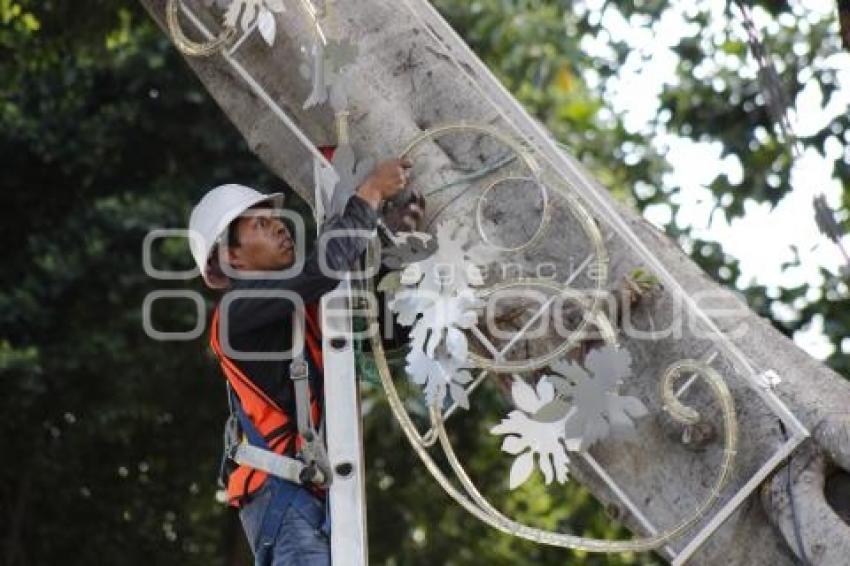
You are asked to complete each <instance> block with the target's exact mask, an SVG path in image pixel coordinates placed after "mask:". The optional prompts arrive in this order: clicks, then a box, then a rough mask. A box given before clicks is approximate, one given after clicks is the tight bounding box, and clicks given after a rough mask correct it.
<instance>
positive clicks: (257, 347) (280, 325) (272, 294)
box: [213, 196, 377, 504]
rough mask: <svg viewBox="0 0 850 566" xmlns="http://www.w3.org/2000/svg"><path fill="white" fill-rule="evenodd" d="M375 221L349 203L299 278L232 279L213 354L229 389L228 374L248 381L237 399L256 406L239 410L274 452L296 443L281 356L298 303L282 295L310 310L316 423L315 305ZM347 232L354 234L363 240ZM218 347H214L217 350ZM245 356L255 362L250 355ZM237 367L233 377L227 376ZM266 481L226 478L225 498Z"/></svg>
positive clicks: (361, 204)
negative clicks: (283, 416)
mask: <svg viewBox="0 0 850 566" xmlns="http://www.w3.org/2000/svg"><path fill="white" fill-rule="evenodd" d="M376 223H377V212H376V211H375V210H374V209H373V208H372V207H371V206H370V205H369V204H368V203H367V202H366V201H364V200H363V199H361V198H360V197H358V196H354V197H352V198H351V199H350V200H349V201H348V204H347V205H346V208H345V211H344V212H343V214H341V215H339V216H337V217H334V218H332V219H330V220H329V221H328V222H326V223H325V225H324V226H323V234H326V233H327V232H329V231H335V233H336V234H337V235H335V237H333V238H330V239H328V240H327V241H326V243H324V245H317V246H316V249H315V250H314V251H313V252H312V253H310V254H309V255H308V257H307V258H306V259H305V261H304V263H303V269H301V270H300V272H299V273H297V274H292V276H291V277H283V278H262V279H257V278H244V279H243V278H235V279H233V280H232V282H231V286H230V288H229V289H228V290H227V291H226V292H225V294H224V296H223V297H222V301H221V302H220V303H219V307H218V312H217V315H216V317H215V321H216V322H215V323H214V325H213V331H214V332H215V333H217V336H216V337H217V338H218V346H219V349H218V350H217V353H219V354H220V355H219V358H220V361H221V363H222V368H223V369H224V371H225V375H226V376H227V377H228V379H231V385H234V384H233V383H232V381H233V380H232V375H239V379H240V380H241V379H243V378H245V379H247V381H248V382H249V383H243V384H241V386H242V388H241V389H240V388H236V387H235V389H236V391H237V393H240V390H241V391H242V393H240V398H242V397H251V399H253V400H255V401H256V403H254V402H252V400H251V399H242V404H243V407H244V408H245V410H246V412H247V413H248V414H249V417H251V419H252V421H253V422H255V424H257V425H258V428H259V429H260V430H261V433H262V434H264V436H266V437H267V438H266V440H267V442H268V443H269V444H270V446H271V447H272V449H274V450H276V451H278V452H282V453H290V454H291V453H292V452H293V451H294V448H295V446H294V442H291V440H292V438H294V436H295V432H296V425H295V401H294V392H293V385H292V381H291V380H290V379H289V366H290V363H291V360H290V359H289V357H288V356H285V355H284V353H286V352H288V351H289V350H290V348H291V343H292V327H291V321H292V315H293V309H294V308H295V303H294V302H293V300H291V299H290V298H287V297H286V296H285V295H286V294H287V293H294V294H296V295H297V296H298V297H299V298H300V300H301V301H302V302H303V304H304V305H305V306H306V307H307V313H308V316H307V325H306V326H307V328H306V342H307V346H310V347H308V348H307V350H308V353H311V354H312V355H305V359H306V361H307V362H308V367H309V371H310V385H311V388H310V389H311V393H312V399H311V400H312V401H313V403H312V406H313V411H312V412H313V417H314V418H316V417H317V416H318V414H317V413H318V412H319V405H320V400H321V398H322V396H323V389H324V385H323V381H324V379H323V376H322V371H321V356H320V350H319V348H320V345H321V336H320V334H319V328H318V324H317V323H316V320H315V304H316V303H317V301H318V300H319V299H320V298H321V297H322V295H324V294H326V293H328V292H329V291H331V290H333V289H334V288H335V287H336V286H337V285H338V284H339V278H338V276H340V275H341V274H342V273H344V272H345V271H347V270H350V269H351V268H352V266H353V265H354V263H355V262H356V260H357V259H358V258H359V257H360V256H361V255H362V253H363V252H364V251H365V249H366V246H367V244H368V240H367V238H366V237H363V236H362V234H363V233H364V231H365V232H369V233H371V232H372V231H373V230H374V229H375V227H376ZM349 231H354V232H356V231H359V232H360V234H361V235H360V236H358V235H355V234H352V233H348V232H349ZM321 241H322V238H321V237H320V239H319V242H321ZM320 254H322V255H320ZM257 294H260V295H264V296H256V295H257ZM216 346H217V345H216V344H214V345H213V347H214V349H216ZM222 353H223V356H222V355H221V354H222ZM250 353H255V354H259V356H256V355H254V356H251V355H250ZM258 357H265V358H269V359H257V358H258ZM222 358H226V359H222ZM271 358H276V359H271ZM234 367H235V369H236V370H237V371H236V372H234V371H232V370H233V368H234ZM228 369H230V370H231V371H230V373H228ZM277 412H283V413H284V414H285V416H286V417H285V418H283V419H281V418H280V415H277V414H275V413H277ZM290 417H291V418H290ZM270 418H273V419H275V422H277V423H283V424H282V425H281V426H277V427H272V426H271V425H269V424H268V423H269V422H271V421H270V420H268V419H270ZM262 419H267V422H266V423H258V422H257V420H262ZM237 471H238V470H237ZM263 480H264V475H263V474H261V473H259V472H257V473H256V474H255V473H253V471H250V472H248V471H245V470H243V471H242V472H241V473H232V474H230V481H229V482H228V494H229V496H230V499H231V502H232V503H234V504H238V503H239V501H240V500H241V499H242V498H243V497H244V496H245V495H248V494H250V493H253V492H254V491H255V490H256V489H258V488H259V487H260V486H261V485H262V481H263ZM234 484H235V485H234ZM240 484H241V485H240Z"/></svg>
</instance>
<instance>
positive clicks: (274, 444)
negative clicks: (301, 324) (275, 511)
mask: <svg viewBox="0 0 850 566" xmlns="http://www.w3.org/2000/svg"><path fill="white" fill-rule="evenodd" d="M305 315H306V316H305V319H306V332H305V333H304V340H305V344H306V346H307V352H308V355H309V356H310V359H311V361H312V362H313V364H314V365H315V366H316V367H317V368H318V369H319V372H320V374H321V373H322V372H323V369H324V368H323V364H322V351H321V331H320V328H319V324H318V322H317V320H318V304H316V303H313V304H310V305H307V306H306V307H305ZM219 328H220V326H219V309H218V308H216V309H215V311H214V312H213V317H212V326H211V330H210V346H211V347H212V349H213V352H215V354H216V356H217V357H218V360H219V363H220V365H221V369H222V371H223V373H224V376H225V378H226V380H227V383H228V385H229V388H230V390H231V391H232V392H233V394H235V396H236V401H237V402H238V403H239V405H241V410H242V411H243V413H244V415H245V417H247V418H248V419H249V420H250V424H251V425H253V427H254V429H255V430H256V431H257V432H258V433H259V434H260V435H261V436H262V438H263V440H264V441H265V443H267V445H268V449H269V450H271V451H273V452H275V453H277V454H280V455H285V454H290V453H292V452H294V451H299V450H300V449H301V448H302V446H303V439H302V438H301V437H300V436H299V435H298V434H297V427H296V425H295V415H291V414H290V413H289V412H288V411H287V410H285V408H284V407H281V406H280V405H279V404H278V403H276V402H275V401H274V400H273V399H271V398H270V397H269V396H268V395H267V394H266V393H264V392H263V391H262V390H261V389H260V388H259V387H257V385H256V384H255V383H254V382H253V381H252V380H251V379H250V378H249V377H248V376H247V375H245V373H244V372H243V371H242V370H241V369H240V368H239V367H238V365H237V364H236V363H235V362H234V361H233V360H232V359H230V358H228V357H227V356H226V355H225V353H224V351H223V348H222V346H221V341H220V338H219V332H220V330H219ZM286 379H287V377H286V376H281V387H284V386H287V383H286V381H285V380H286ZM231 408H232V407H231ZM310 417H311V420H312V422H313V423H319V422H320V421H321V417H322V399H321V395H316V394H315V392H314V391H313V388H310ZM243 428H244V427H243ZM293 448H294V450H293ZM267 477H268V474H267V473H266V472H264V471H261V470H258V469H255V468H252V467H249V466H247V465H237V467H236V468H235V469H234V470H233V471H232V472H230V473H229V474H228V476H227V482H226V483H227V485H226V487H227V500H228V502H229V503H230V504H231V505H233V506H235V507H239V506H241V505H242V503H243V502H244V501H245V500H246V498H249V497H250V496H251V495H252V494H253V493H255V492H256V491H257V490H258V489H260V487H262V485H263V483H264V482H265V481H266V479H267Z"/></svg>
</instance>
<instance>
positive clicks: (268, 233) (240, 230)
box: [227, 208, 295, 271]
mask: <svg viewBox="0 0 850 566" xmlns="http://www.w3.org/2000/svg"><path fill="white" fill-rule="evenodd" d="M234 224H235V226H233V228H232V229H234V230H236V237H237V239H238V241H239V245H238V246H235V247H233V246H229V247H228V248H227V254H228V261H229V262H230V265H231V267H233V268H234V269H238V270H242V271H278V270H281V269H286V268H287V267H289V266H290V265H292V264H293V262H294V261H295V242H294V241H293V240H292V234H290V232H289V228H287V227H286V224H284V223H283V221H282V220H281V219H280V218H278V217H277V216H275V212H274V210H273V209H271V208H252V209H249V210H248V211H246V212H245V214H243V215H242V216H240V217H239V218H238V219H237V220H236V222H235V223H234Z"/></svg>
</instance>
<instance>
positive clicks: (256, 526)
mask: <svg viewBox="0 0 850 566" xmlns="http://www.w3.org/2000/svg"><path fill="white" fill-rule="evenodd" d="M270 485H271V482H270V481H266V482H265V484H263V487H261V488H260V490H259V491H258V492H257V494H256V495H255V496H254V498H253V499H251V501H249V502H248V503H247V504H246V505H245V506H243V507H242V509H240V510H239V519H240V520H241V521H242V527H243V528H244V529H245V535H246V536H247V537H248V543H249V544H250V545H251V551H252V552H253V553H254V556H255V557H256V556H257V546H256V545H257V539H258V537H259V530H260V525H261V524H262V522H263V515H264V514H265V511H266V507H268V504H269V498H270V497H271V490H270V489H269V488H270ZM300 491H301V493H299V496H298V498H297V499H298V500H297V501H295V502H293V503H292V504H290V506H289V508H288V509H287V510H286V513H284V515H283V521H282V523H281V526H280V531H278V534H277V538H276V539H275V543H274V547H273V548H272V549H271V552H269V555H270V556H271V562H270V564H261V563H260V562H259V561H256V562H255V565H256V566H330V563H331V548H330V541H329V540H328V537H327V535H326V534H325V533H324V532H323V531H322V529H321V527H322V522H323V521H324V518H325V510H324V504H323V503H322V502H321V501H320V500H319V499H318V498H316V497H315V496H314V495H312V494H310V493H309V492H308V491H306V490H303V489H302V490H300Z"/></svg>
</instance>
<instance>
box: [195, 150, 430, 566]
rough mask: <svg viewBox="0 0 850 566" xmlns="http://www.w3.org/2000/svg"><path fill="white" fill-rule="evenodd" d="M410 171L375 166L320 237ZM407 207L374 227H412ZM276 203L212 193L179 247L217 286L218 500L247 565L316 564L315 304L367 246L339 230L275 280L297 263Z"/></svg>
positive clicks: (378, 204) (319, 554)
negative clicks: (234, 514) (231, 520)
mask: <svg viewBox="0 0 850 566" xmlns="http://www.w3.org/2000/svg"><path fill="white" fill-rule="evenodd" d="M410 165H411V164H410V163H409V162H408V161H406V160H398V159H393V160H388V161H384V162H382V163H380V164H379V165H378V166H377V167H376V168H375V169H374V171H373V172H372V173H371V174H370V175H369V176H368V177H367V178H366V180H365V181H364V182H363V183H362V184H361V185H360V186H359V187H358V188H357V189H356V191H355V194H354V195H353V196H352V197H351V198H350V199H349V200H348V202H347V204H346V206H345V209H344V211H343V213H342V214H340V215H337V216H335V217H334V218H330V219H327V221H326V222H325V224H324V226H323V230H335V231H346V230H354V231H360V233H361V234H362V231H363V230H366V231H369V232H371V231H373V230H374V229H375V228H376V225H377V221H378V213H379V211H380V210H382V203H383V202H384V201H385V200H386V199H390V198H392V197H394V196H396V195H397V194H398V193H399V192H400V191H401V190H402V189H403V188H404V187H405V185H406V184H407V170H408V169H409V167H410ZM419 204H421V200H419V199H417V198H411V201H410V202H409V203H406V204H404V206H401V207H397V208H396V209H395V210H396V212H395V214H394V216H393V218H392V219H385V222H387V223H394V224H396V226H395V228H396V229H398V228H402V227H403V224H404V223H407V224H410V223H415V222H416V221H417V220H418V219H421V209H420V208H419ZM281 206H282V195H281V194H280V193H276V194H262V193H259V192H257V191H255V190H254V189H251V188H248V187H245V186H241V185H223V186H219V187H216V188H214V189H212V190H211V191H209V192H208V193H207V194H206V195H205V196H204V197H203V198H202V199H201V201H200V202H199V203H198V204H197V206H195V208H194V209H193V210H192V213H191V216H190V219H189V230H190V233H191V238H190V245H191V250H192V255H193V257H194V259H195V262H196V263H197V265H198V268H199V269H200V271H201V274H202V277H203V279H204V282H205V283H206V284H207V286H209V287H211V288H213V289H218V290H221V291H223V294H222V297H221V301H220V302H219V304H218V306H217V307H216V309H215V312H214V314H213V322H212V327H211V336H210V342H211V345H212V348H213V351H214V352H215V354H216V356H217V357H218V360H219V362H220V364H221V368H222V371H223V373H224V376H225V377H226V382H227V390H228V401H229V403H230V409H231V417H230V419H229V420H228V425H227V427H226V431H225V458H224V460H223V462H222V482H223V483H224V485H225V486H226V489H227V497H228V502H229V503H230V505H232V506H234V507H236V508H238V509H239V516H240V519H241V521H242V525H243V527H244V530H245V534H246V536H247V538H248V541H249V544H250V546H251V549H252V551H253V553H254V556H255V559H256V565H257V566H271V565H273V566H289V565H309V566H313V565H327V564H330V548H329V546H330V545H329V534H330V530H329V529H330V525H329V517H328V513H327V505H326V498H327V492H326V488H327V486H328V485H329V483H330V480H331V477H332V472H331V470H330V469H328V468H329V465H328V462H327V455H326V453H325V450H324V444H323V439H322V435H321V431H320V427H321V424H320V423H321V419H322V414H321V413H322V400H323V387H324V377H323V374H322V355H321V344H322V342H321V334H320V333H321V329H320V327H319V318H318V315H317V304H318V301H319V299H320V298H321V297H322V295H324V294H325V293H328V292H329V291H331V290H333V289H334V288H335V287H336V286H337V285H338V283H339V279H338V278H337V277H339V274H340V272H345V271H347V270H350V269H351V268H352V267H353V264H354V263H355V262H356V260H357V259H358V258H359V256H361V254H362V252H363V251H364V250H365V247H366V244H367V241H366V240H365V239H364V238H362V237H357V236H356V235H355V234H346V233H345V232H340V233H341V234H343V235H341V236H338V237H334V238H332V239H328V240H327V243H326V245H325V246H323V249H316V250H314V251H313V253H311V254H309V255H308V256H307V257H306V258H304V262H303V267H302V268H301V269H300V270H298V273H287V269H288V268H290V267H291V266H293V265H298V262H296V259H297V258H296V257H295V250H296V247H295V245H294V241H293V236H292V234H291V233H290V230H289V228H288V227H287V225H286V224H285V223H284V222H283V221H282V220H281V218H280V215H279V214H276V210H278V209H279V208H280V207H281ZM391 228H392V226H391ZM319 241H321V239H320V240H319ZM325 271H327V272H325ZM332 378H333V376H329V381H328V382H327V386H329V387H332V386H333V381H332Z"/></svg>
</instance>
